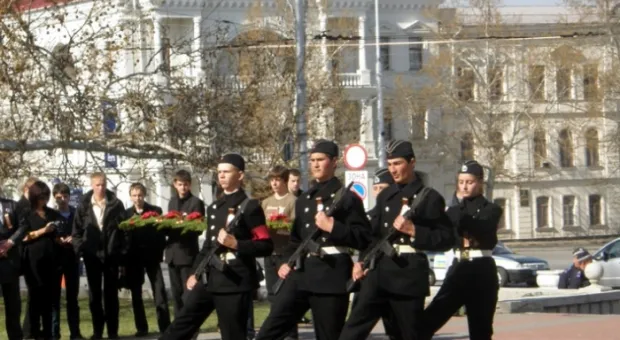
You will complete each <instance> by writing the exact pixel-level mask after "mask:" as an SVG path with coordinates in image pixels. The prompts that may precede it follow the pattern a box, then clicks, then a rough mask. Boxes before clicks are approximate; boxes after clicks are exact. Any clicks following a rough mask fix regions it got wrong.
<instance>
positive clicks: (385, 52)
mask: <svg viewBox="0 0 620 340" xmlns="http://www.w3.org/2000/svg"><path fill="white" fill-rule="evenodd" d="M380 41H381V46H380V48H381V50H380V53H381V65H383V70H384V71H388V70H389V69H390V45H389V43H390V38H385V37H381V39H380Z"/></svg>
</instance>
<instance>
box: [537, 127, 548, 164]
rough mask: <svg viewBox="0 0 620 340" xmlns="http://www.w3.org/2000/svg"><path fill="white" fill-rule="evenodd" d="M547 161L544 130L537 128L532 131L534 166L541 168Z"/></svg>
mask: <svg viewBox="0 0 620 340" xmlns="http://www.w3.org/2000/svg"><path fill="white" fill-rule="evenodd" d="M546 161H547V140H546V137H545V130H543V129H537V130H536V131H534V167H535V168H537V169H538V168H542V166H543V163H544V162H546Z"/></svg>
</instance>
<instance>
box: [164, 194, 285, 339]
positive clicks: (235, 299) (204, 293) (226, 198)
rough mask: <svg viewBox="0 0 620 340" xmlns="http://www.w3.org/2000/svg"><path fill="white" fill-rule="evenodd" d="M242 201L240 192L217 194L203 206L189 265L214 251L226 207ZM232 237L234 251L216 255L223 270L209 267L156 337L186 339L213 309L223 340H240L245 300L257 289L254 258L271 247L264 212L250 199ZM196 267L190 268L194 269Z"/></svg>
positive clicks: (246, 311) (243, 334)
mask: <svg viewBox="0 0 620 340" xmlns="http://www.w3.org/2000/svg"><path fill="white" fill-rule="evenodd" d="M246 198H247V195H246V193H245V191H243V190H241V189H239V190H238V191H236V192H235V193H232V194H229V195H223V196H222V197H221V198H220V199H218V200H217V201H215V202H214V203H213V204H211V205H209V207H208V208H207V216H208V225H209V227H208V230H207V233H206V239H205V241H204V244H203V246H202V249H201V251H200V254H199V255H198V256H197V258H196V261H195V267H197V265H198V264H199V263H200V262H201V261H202V259H203V258H204V257H205V256H207V255H208V254H209V253H210V252H211V251H212V249H213V247H219V246H220V244H219V243H218V242H217V237H218V234H219V232H220V229H223V228H224V227H225V226H226V223H227V218H228V209H229V208H233V209H235V213H236V212H237V211H236V210H237V209H239V208H240V206H241V204H242V202H243V201H244V200H245V199H246ZM230 233H231V234H233V235H234V236H235V238H236V239H237V243H238V246H237V250H236V251H234V250H232V249H228V250H227V251H225V252H222V253H221V254H220V258H226V259H227V263H228V264H227V267H226V270H225V271H224V272H220V271H219V270H217V269H214V268H209V269H208V273H207V281H208V283H207V285H206V286H205V285H204V284H203V281H201V279H200V278H198V283H197V284H196V286H194V288H193V289H192V290H191V291H189V292H188V293H187V295H186V296H185V297H184V301H185V305H184V306H183V309H181V311H180V312H179V314H178V315H177V316H176V318H175V319H174V321H173V322H172V324H171V325H170V327H168V329H167V330H166V332H165V333H164V334H163V335H162V337H161V338H160V339H169V340H177V339H190V338H191V337H192V336H193V335H194V334H195V333H196V332H197V331H198V329H199V328H200V326H201V325H202V323H203V322H204V320H205V319H206V318H207V317H209V315H210V314H211V313H212V312H213V310H214V309H215V311H216V313H217V316H218V320H219V327H220V332H221V334H222V339H223V340H229V339H230V340H239V339H245V337H246V333H247V329H246V324H247V321H248V315H249V313H250V312H252V311H250V308H249V306H250V303H249V301H250V300H251V299H252V298H253V296H252V295H253V291H254V290H255V289H257V288H258V283H259V282H258V275H257V271H256V257H264V256H269V255H270V254H271V252H272V251H273V243H272V241H271V239H270V238H269V232H268V231H267V226H266V222H265V214H264V212H263V209H262V208H261V206H260V204H259V203H258V201H256V200H250V201H249V203H248V204H247V206H246V207H245V209H244V210H243V212H242V217H241V220H240V222H239V224H237V227H236V228H234V229H233V230H231V231H230ZM196 269H197V268H194V269H193V270H194V271H195V270H196Z"/></svg>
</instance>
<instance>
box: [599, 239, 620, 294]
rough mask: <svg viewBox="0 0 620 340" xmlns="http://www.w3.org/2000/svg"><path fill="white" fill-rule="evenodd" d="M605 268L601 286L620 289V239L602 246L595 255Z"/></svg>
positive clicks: (600, 282)
mask: <svg viewBox="0 0 620 340" xmlns="http://www.w3.org/2000/svg"><path fill="white" fill-rule="evenodd" d="M593 258H594V261H597V262H599V263H600V264H601V266H602V267H603V277H601V279H600V281H599V284H600V285H603V286H608V287H614V288H617V287H620V238H617V239H615V240H613V241H611V242H609V243H607V244H606V245H604V246H602V247H601V248H600V249H599V250H597V251H596V252H595V253H594V255H593Z"/></svg>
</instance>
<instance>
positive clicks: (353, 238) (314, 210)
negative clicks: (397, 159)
mask: <svg viewBox="0 0 620 340" xmlns="http://www.w3.org/2000/svg"><path fill="white" fill-rule="evenodd" d="M338 154H339V153H338V146H337V145H336V144H335V143H333V142H331V141H326V140H319V141H317V142H316V143H315V145H314V147H313V148H312V150H310V163H311V171H312V175H313V177H314V179H315V181H314V185H313V186H312V187H311V188H310V190H308V191H307V192H304V193H303V194H302V195H301V196H300V197H299V198H298V199H297V202H296V204H295V220H294V222H293V227H292V231H291V240H290V245H289V247H288V248H287V249H286V250H285V251H284V256H283V257H284V258H287V259H288V258H289V257H290V256H291V255H292V253H293V252H294V251H295V249H297V246H298V245H299V244H300V243H301V242H302V240H304V239H306V238H307V237H308V236H310V235H312V234H313V233H314V231H315V230H316V229H315V228H319V229H320V230H321V234H320V236H319V237H318V238H317V243H319V244H320V245H321V249H322V254H323V256H322V257H320V256H317V255H318V254H308V255H307V256H306V257H304V258H303V259H301V261H299V262H301V263H300V265H299V266H295V268H290V267H289V266H288V264H287V263H284V264H283V265H281V266H280V269H279V271H278V276H280V278H283V279H284V278H286V281H285V282H284V284H283V285H282V288H281V289H280V291H279V293H278V294H277V295H276V296H275V300H274V302H273V304H272V305H271V311H270V313H269V316H268V317H267V319H266V320H265V322H264V323H263V326H262V327H261V329H260V331H259V333H258V336H257V340H272V339H281V338H283V337H284V336H285V335H286V333H288V331H290V329H291V328H293V327H294V326H295V324H296V323H297V321H298V320H299V319H300V318H301V316H302V315H304V314H305V313H306V311H307V310H308V309H311V310H312V316H313V321H314V330H315V333H316V338H317V339H318V340H330V339H337V338H338V336H339V335H340V331H341V330H342V326H343V325H344V322H345V318H346V316H347V309H348V307H349V294H348V293H347V290H346V284H347V281H348V280H349V278H350V277H351V269H352V266H353V263H352V261H351V257H350V255H349V253H348V248H355V249H360V248H363V247H365V246H366V243H367V242H368V238H369V232H370V225H369V223H368V220H367V219H366V214H365V212H364V206H363V204H362V202H361V200H360V199H359V198H358V197H356V196H355V195H354V194H352V193H346V194H345V195H344V196H343V201H342V203H343V205H342V208H340V209H339V210H338V211H336V212H334V213H333V214H334V215H333V217H328V216H327V215H326V214H325V211H326V209H329V206H330V204H331V203H332V201H333V198H334V196H335V194H336V193H337V191H338V190H340V189H341V188H342V186H343V185H342V183H341V182H340V180H338V178H336V177H335V176H334V173H335V171H336V165H337V161H338ZM319 198H320V200H318V199H319Z"/></svg>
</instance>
